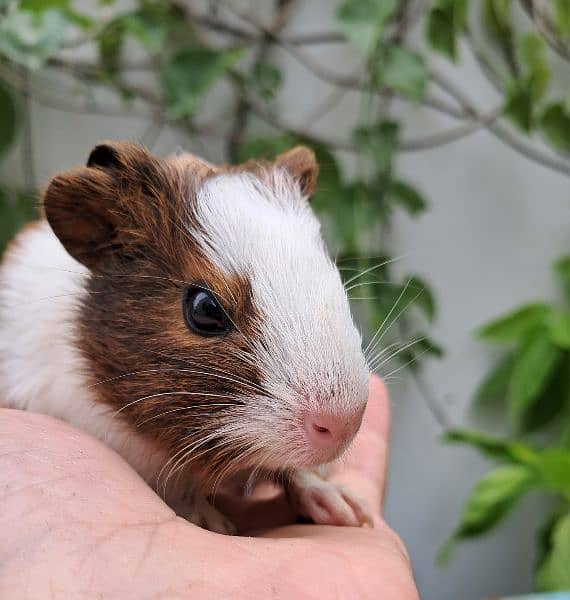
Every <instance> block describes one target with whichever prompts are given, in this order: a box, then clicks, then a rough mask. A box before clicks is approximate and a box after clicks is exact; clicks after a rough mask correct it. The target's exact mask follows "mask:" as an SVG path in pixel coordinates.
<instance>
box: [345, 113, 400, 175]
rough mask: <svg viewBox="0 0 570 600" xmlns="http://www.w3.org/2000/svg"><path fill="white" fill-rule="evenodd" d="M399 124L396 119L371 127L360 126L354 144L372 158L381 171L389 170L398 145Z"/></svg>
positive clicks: (355, 132) (355, 133)
mask: <svg viewBox="0 0 570 600" xmlns="http://www.w3.org/2000/svg"><path fill="white" fill-rule="evenodd" d="M398 137H399V125H398V123H396V122H395V121H380V122H378V123H376V124H375V125H372V126H371V127H358V128H357V129H356V130H355V131H354V133H353V138H354V144H355V145H356V147H357V148H358V150H359V151H360V152H362V153H364V154H368V156H369V157H370V158H371V159H372V161H373V162H374V163H375V165H376V166H377V168H378V170H380V171H389V170H390V169H391V167H392V159H393V156H394V152H395V151H396V148H397V145H398Z"/></svg>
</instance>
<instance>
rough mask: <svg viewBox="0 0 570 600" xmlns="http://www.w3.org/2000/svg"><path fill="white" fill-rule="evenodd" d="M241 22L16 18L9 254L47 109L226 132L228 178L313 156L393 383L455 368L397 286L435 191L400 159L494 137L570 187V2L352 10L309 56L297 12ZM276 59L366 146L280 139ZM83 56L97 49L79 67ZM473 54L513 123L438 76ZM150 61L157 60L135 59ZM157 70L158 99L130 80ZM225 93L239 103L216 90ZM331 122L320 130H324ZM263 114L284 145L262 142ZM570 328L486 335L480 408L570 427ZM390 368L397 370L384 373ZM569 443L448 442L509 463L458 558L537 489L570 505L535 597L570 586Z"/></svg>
mask: <svg viewBox="0 0 570 600" xmlns="http://www.w3.org/2000/svg"><path fill="white" fill-rule="evenodd" d="M234 4H235V3H232V2H231V0H225V1H220V0H218V1H216V2H211V3H210V7H209V9H208V10H204V12H200V11H199V10H198V9H197V8H195V7H193V6H192V7H190V3H189V2H188V1H184V0H170V1H158V0H133V1H132V2H128V3H127V2H125V3H123V2H115V1H114V0H98V1H95V0H93V1H92V2H90V3H89V2H79V1H74V0H0V161H1V160H3V159H5V157H6V155H7V154H8V152H9V151H14V148H15V146H16V144H17V143H18V142H19V146H20V147H21V149H22V159H21V162H22V164H23V166H24V168H26V182H25V185H24V189H13V187H11V186H8V185H7V184H5V183H4V184H0V251H1V249H2V248H3V247H4V245H5V244H6V242H7V241H8V240H9V239H10V238H11V237H12V236H13V234H14V233H15V232H16V231H17V230H18V228H19V227H21V225H22V223H24V222H25V221H26V220H27V219H29V218H31V216H32V215H33V214H34V211H33V208H32V205H33V201H32V199H33V198H34V197H36V195H37V182H36V181H34V176H33V173H34V169H33V156H32V154H33V152H32V148H30V145H31V143H32V142H31V140H32V139H33V136H32V135H31V133H32V132H31V127H32V124H31V122H30V118H29V106H28V104H29V102H30V99H33V100H34V101H35V102H38V103H40V104H45V105H47V106H52V107H56V108H57V107H59V108H60V109H61V110H64V111H65V110H70V111H77V112H93V113H95V114H98V113H99V114H113V115H119V114H125V115H126V116H130V115H131V114H132V115H135V114H136V115H140V110H141V107H143V108H144V115H145V116H146V117H148V119H149V121H152V122H153V123H154V124H155V125H159V126H160V127H162V126H164V125H172V126H175V127H176V128H177V130H178V131H181V132H186V133H187V135H188V137H189V138H190V137H192V136H194V135H196V136H200V135H202V134H204V135H208V134H210V133H211V129H216V127H218V126H220V125H226V128H225V130H224V131H223V132H222V134H218V135H221V136H222V137H223V138H224V140H225V141H226V149H227V160H228V161H229V162H235V161H238V160H245V159H248V158H251V157H267V158H271V157H273V156H275V155H276V154H278V153H279V152H283V151H285V150H287V149H289V148H291V147H292V146H293V145H295V144H298V143H304V144H307V145H309V146H310V147H312V148H313V149H314V151H315V152H316V154H317V158H318V160H319V163H320V166H321V174H320V180H319V189H318V191H317V193H316V194H315V196H314V198H313V200H312V202H313V205H314V207H315V209H316V210H317V211H318V212H319V213H320V215H321V216H322V219H323V221H324V223H325V225H326V230H327V231H329V232H330V233H331V237H332V245H333V247H334V249H335V250H336V255H337V264H338V265H339V268H340V270H341V273H342V276H343V278H344V280H345V283H346V286H347V290H348V292H349V294H350V296H351V300H352V301H353V302H354V303H358V305H357V307H356V309H357V310H356V312H357V314H358V315H359V316H360V318H362V319H364V320H365V321H367V322H368V330H369V331H370V332H371V333H370V334H369V335H368V342H369V343H368V349H367V350H368V360H369V364H370V366H371V368H373V369H376V368H378V369H381V370H382V372H383V373H384V374H385V375H386V374H388V375H391V374H392V373H393V372H395V371H397V370H400V369H402V368H404V367H406V368H409V372H410V373H411V374H412V375H414V376H417V369H418V365H419V363H420V358H425V357H428V356H433V357H438V356H441V354H442V352H443V350H442V348H441V347H440V346H439V345H438V344H437V343H436V342H434V341H432V340H430V339H429V337H428V336H427V334H426V332H427V331H428V329H429V326H430V324H431V322H432V321H433V320H434V319H435V318H436V315H437V302H436V298H435V295H434V293H433V292H432V291H431V289H430V287H429V285H428V283H427V282H426V281H425V280H424V279H423V278H421V277H419V276H418V275H417V274H414V273H412V274H409V275H406V276H403V277H402V276H401V275H396V274H395V273H394V269H393V266H394V265H393V263H394V259H393V258H392V253H391V252H390V247H389V239H390V237H389V236H387V235H385V234H386V233H387V232H389V231H390V227H391V225H392V223H393V219H394V216H395V215H398V214H405V215H407V216H408V217H409V218H418V217H421V216H422V215H423V214H424V213H425V212H426V211H427V210H429V207H430V202H429V201H428V199H427V198H426V197H425V195H424V193H423V191H422V190H419V189H418V188H417V187H416V186H415V185H414V183H413V181H409V180H407V179H405V178H404V177H403V176H402V174H401V173H400V172H399V170H398V156H399V153H400V152H401V151H403V150H408V151H423V150H425V149H429V148H431V147H435V146H439V145H443V144H446V143H452V142H453V141H455V140H456V139H459V138H461V137H464V136H465V135H470V134H471V133H473V132H475V131H477V130H479V129H481V128H486V129H487V130H488V131H489V132H490V133H491V134H493V135H495V137H496V138H497V139H499V140H500V141H501V142H502V143H505V144H507V145H509V146H510V147H511V148H512V149H513V151H516V152H521V153H522V154H524V155H525V156H526V157H527V158H529V159H531V160H536V161H537V162H540V163H541V164H542V165H543V166H546V167H550V168H552V169H556V170H557V171H561V172H563V173H565V174H566V175H568V174H569V173H570V166H569V164H568V157H569V153H570V92H568V91H567V92H565V93H560V92H559V91H557V90H559V89H560V85H553V84H554V83H556V78H557V77H558V76H557V74H556V71H555V70H553V68H552V65H553V64H554V63H555V61H560V60H562V61H563V62H564V61H566V62H567V61H569V60H570V2H569V0H553V1H548V0H536V1H534V2H529V1H528V0H518V1H517V0H480V1H477V2H469V1H468V0H433V1H432V2H430V3H425V2H423V1H420V0H340V1H338V2H337V3H336V4H335V6H334V10H335V13H334V14H335V19H336V26H335V28H334V30H333V31H325V32H317V33H316V34H314V35H311V34H308V35H306V36H304V37H305V41H302V40H301V38H303V36H302V35H301V36H297V39H295V38H294V36H289V37H287V35H285V34H283V35H284V37H281V33H282V30H283V27H284V25H285V23H286V21H287V17H288V16H290V13H291V11H292V10H294V8H295V7H294V5H293V4H292V3H291V2H290V1H288V0H279V1H276V2H274V3H273V9H274V17H275V19H274V22H273V23H271V24H270V25H266V24H260V23H259V22H258V21H257V20H256V19H257V15H244V14H241V13H240V12H239V11H238V10H237V9H236V7H235V6H234ZM190 8H191V9H190ZM416 26H419V27H420V29H421V31H423V32H424V36H425V42H426V43H425V46H424V47H423V48H421V47H417V46H413V45H412V44H410V43H409V42H408V39H407V34H408V32H409V30H410V29H411V28H413V27H416ZM210 34H215V35H210ZM322 42H326V43H342V44H345V45H346V46H347V51H348V52H352V53H354V54H355V55H356V56H357V58H358V65H359V66H358V68H357V69H356V70H355V72H351V73H340V72H337V70H335V69H333V68H331V69H329V65H320V64H318V63H316V61H315V59H314V58H312V57H310V56H307V55H306V54H305V47H304V44H318V43H322ZM272 48H279V49H280V51H282V52H286V53H288V54H289V55H290V57H292V58H293V59H295V60H297V61H298V62H299V63H300V64H302V65H304V66H305V67H306V68H307V69H308V70H309V71H310V72H312V74H313V75H315V76H316V77H317V78H319V79H322V80H324V81H326V82H327V83H329V84H331V86H332V87H336V88H338V89H337V90H336V91H338V90H342V91H344V90H348V89H350V90H351V91H353V92H356V93H359V94H360V96H361V98H362V102H361V106H362V108H361V110H360V111H358V112H357V114H355V118H354V126H353V130H352V132H351V133H350V134H349V135H347V136H344V138H343V139H338V138H337V139H325V138H322V137H321V136H320V135H319V134H317V133H315V132H314V131H313V128H312V127H311V124H309V125H308V126H306V127H302V128H295V127H294V126H292V125H290V124H288V123H286V122H285V121H283V119H282V116H281V112H282V111H280V109H279V91H280V89H281V86H282V85H283V83H284V82H285V81H286V78H287V76H288V75H289V73H288V72H287V71H285V70H283V69H281V68H279V67H278V66H277V65H276V64H274V63H273V62H272V60H271V52H270V50H271V49H272ZM76 49H78V50H80V51H81V52H77V56H76ZM133 49H134V50H135V52H134V54H133V52H132V50H133ZM83 50H87V52H86V53H85V52H83ZM467 52H470V54H471V55H472V56H473V57H474V58H475V59H476V61H477V63H478V64H479V66H480V68H481V73H482V75H484V76H485V77H487V78H488V79H489V80H490V82H491V83H492V85H493V86H494V87H495V88H496V90H497V92H498V94H499V95H500V98H501V101H500V105H499V107H498V108H495V109H494V110H490V111H489V110H485V111H483V110H478V109H477V108H476V107H475V106H476V105H474V104H473V103H471V100H470V98H468V97H467V94H466V93H464V92H463V91H462V90H461V89H460V86H457V85H455V83H454V82H453V80H451V81H448V80H447V78H446V77H444V76H442V74H441V73H440V72H439V71H438V62H440V61H441V60H449V61H452V62H456V63H459V62H463V60H464V59H465V56H466V53H467ZM133 55H134V56H136V57H140V56H142V57H143V58H142V59H140V58H137V59H136V60H133ZM86 56H87V57H92V58H91V59H89V58H87V59H86V58H85V57H86ZM332 66H333V67H334V65H332ZM141 72H142V73H144V75H145V78H146V80H147V81H149V80H150V81H151V83H152V85H147V84H144V85H143V84H141V83H140V78H139V79H138V80H137V78H136V77H133V74H135V75H136V74H137V73H141ZM52 74H57V76H58V77H59V79H58V81H60V80H61V77H67V78H70V79H71V81H72V84H73V85H72V89H73V93H72V94H68V93H66V92H65V91H64V92H63V93H60V94H57V93H56V92H57V89H56V88H57V87H58V86H53V85H52V86H50V85H44V84H45V83H46V82H48V83H49V78H50V75H52ZM40 77H41V79H40ZM36 81H40V82H41V83H40V84H38V85H34V82H36ZM222 82H223V85H225V86H226V87H221V88H220V87H219V84H221V83H222ZM558 83H559V82H558ZM562 83H563V84H564V82H563V81H562ZM228 86H229V87H228ZM98 88H104V89H106V90H111V91H113V92H115V94H116V98H117V103H118V104H119V106H122V108H123V112H122V113H121V112H120V110H118V109H117V104H115V105H113V106H112V107H111V108H108V107H101V105H100V104H99V103H98V102H96V101H95V99H94V96H95V94H94V93H93V91H94V90H96V89H98ZM54 89H55V91H54ZM216 89H218V90H223V93H224V94H226V93H228V91H227V90H228V89H229V90H230V91H229V94H231V96H230V97H229V98H230V100H231V102H232V106H233V114H232V115H230V116H228V115H227V114H224V115H223V116H220V117H219V118H218V119H217V121H218V122H215V123H206V124H205V125H204V122H203V119H202V115H203V113H204V109H205V107H206V106H207V104H208V99H209V98H210V96H211V94H212V93H213V92H214V93H215V90H216ZM434 91H435V92H437V93H435V94H434ZM400 101H402V102H411V103H413V104H416V105H424V106H426V107H427V108H429V109H430V110H436V111H439V112H441V113H443V114H446V115H447V116H448V117H449V116H451V117H453V119H455V120H457V121H459V125H455V126H454V127H455V128H450V129H449V130H445V131H441V132H436V134H433V135H429V136H424V137H421V138H416V139H411V140H410V139H408V138H405V137H404V125H405V124H404V123H402V122H400V121H399V120H398V119H396V118H395V117H394V114H393V111H392V110H391V106H392V104H393V102H400ZM121 103H122V104H121ZM326 104H327V102H324V103H323V107H322V109H321V114H318V115H317V114H315V116H314V120H315V121H316V120H318V118H320V117H321V116H323V114H325V113H326V110H327V109H326ZM252 116H254V117H256V118H258V119H259V120H261V121H264V122H265V123H266V125H267V130H268V131H270V132H271V133H267V134H264V135H261V136H260V135H255V136H254V135H252V133H251V132H252V127H251V119H250V117H252ZM499 126H500V127H501V129H500V130H497V129H496V128H497V127H499ZM517 136H518V137H517ZM537 137H540V140H537V139H536V138H537ZM521 140H522V142H521ZM92 142H93V143H95V142H96V140H93V141H92ZM541 142H543V143H544V145H543V144H542V143H541ZM54 147H55V146H54ZM341 152H350V153H352V155H353V156H355V157H356V159H357V160H356V162H357V174H356V176H354V177H347V175H346V173H345V172H344V170H343V169H342V165H341V163H340V161H339V156H340V153H341ZM206 158H208V157H206ZM27 167H29V168H27ZM443 176H444V174H442V177H443ZM557 272H558V274H559V276H560V278H561V280H562V283H563V286H564V287H565V290H566V294H567V295H568V294H570V259H564V260H561V261H559V262H558V263H557ZM569 322H570V317H569V313H568V310H567V309H560V308H555V307H553V306H551V305H550V304H547V303H535V304H529V305H527V306H524V307H521V308H519V309H518V310H516V311H514V312H513V313H511V314H509V315H507V316H505V317H504V318H500V319H498V320H496V321H494V322H493V323H490V324H488V325H487V326H486V327H484V328H482V329H481V331H480V332H479V333H480V336H481V338H482V339H484V340H486V341H490V342H493V343H504V344H505V345H509V346H510V351H509V352H507V353H506V355H505V357H504V358H503V359H502V360H501V361H500V362H499V363H498V364H497V366H496V368H495V369H493V371H492V372H491V373H490V374H489V376H488V377H487V378H486V379H485V381H484V382H483V383H482V385H481V387H480V389H479V391H478V394H477V396H478V398H479V401H480V402H504V405H505V409H506V411H507V412H508V415H509V417H510V419H511V421H512V424H513V428H514V431H515V432H516V434H517V435H523V434H525V433H527V432H529V431H532V430H535V429H537V428H540V427H543V426H545V425H546V423H547V422H549V421H552V420H553V419H558V420H562V421H564V422H565V423H570V409H569V406H570V395H569V392H568V388H569V387H570V386H569V383H568V382H569V378H570V374H569V368H570V366H569V365H570V360H569V354H570V349H569V348H570V342H569V337H570V323H569ZM380 342H381V343H382V348H383V349H382V350H379V346H380ZM390 360H396V361H399V364H398V363H397V364H398V366H397V368H396V369H392V370H390V372H388V373H386V371H385V369H386V364H388V363H389V361H390ZM568 430H570V426H566V429H565V432H564V434H563V436H562V438H563V439H562V441H561V442H560V446H559V447H558V446H557V447H556V448H555V449H538V448H534V447H531V446H526V445H524V444H523V443H522V442H515V441H504V440H494V439H491V438H486V437H484V436H481V435H479V434H475V433H468V432H453V433H451V434H450V435H449V436H448V437H449V440H450V441H455V442H462V443H468V444H471V445H473V446H475V447H476V448H478V449H479V450H481V451H482V452H484V453H485V454H487V455H489V456H491V457H493V458H495V459H497V460H499V461H500V462H501V463H503V464H502V465H501V466H500V467H499V468H498V469H497V470H495V471H493V472H491V474H489V475H488V477H486V478H485V479H484V480H483V481H481V482H480V483H479V484H478V485H477V486H476V488H475V490H474V492H473V494H472V496H471V497H470V499H469V501H468V503H467V506H466V509H465V513H464V515H463V517H462V520H461V522H460V525H459V526H458V528H457V531H456V533H455V535H454V538H453V539H454V540H458V539H463V538H466V537H472V536H474V535H478V534H480V533H483V532H484V531H486V530H488V529H489V528H491V527H492V526H494V525H496V524H497V523H498V522H500V520H501V519H502V518H503V516H504V515H506V514H507V513H508V512H509V510H510V508H511V507H512V506H513V505H514V504H515V502H516V500H517V499H518V498H519V497H521V496H522V495H523V494H524V493H526V492H527V491H528V490H530V489H534V488H539V489H543V490H549V491H550V492H552V493H554V494H556V495H557V496H558V497H559V498H560V503H561V508H560V507H558V508H557V512H556V513H555V516H552V517H550V518H549V520H548V527H547V528H546V529H545V531H544V532H543V535H542V536H541V546H540V547H541V548H542V549H543V559H542V561H541V564H540V568H539V571H538V578H537V581H538V584H539V586H540V587H541V588H543V589H563V588H564V587H565V586H566V587H567V584H568V579H567V578H568V570H566V569H564V568H563V565H565V564H569V563H568V560H567V557H568V552H569V545H570V541H569V540H570V538H569V529H570V525H569V520H570V517H568V514H569V513H568V486H569V485H570V483H569V482H570V468H568V469H566V471H564V465H565V464H567V461H568V450H566V449H565V448H567V447H570V446H567V445H566V444H568V441H567V440H569V439H570V433H568ZM565 461H566V462H565ZM565 561H566V562H565Z"/></svg>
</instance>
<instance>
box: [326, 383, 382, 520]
mask: <svg viewBox="0 0 570 600" xmlns="http://www.w3.org/2000/svg"><path fill="white" fill-rule="evenodd" d="M389 434H390V407H389V403H388V393H387V390H386V386H385V385H384V382H383V381H382V380H381V379H380V378H379V377H378V376H377V375H372V376H371V377H370V384H369V397H368V404H367V406H366V411H365V413H364V417H363V419H362V426H361V427H360V431H359V432H358V434H357V436H356V438H355V439H354V442H353V444H352V447H351V448H350V450H349V451H348V453H347V454H346V456H345V457H344V459H342V460H341V461H339V462H338V463H337V464H335V465H334V466H333V469H332V473H331V477H330V479H331V480H332V481H336V482H338V483H341V484H343V485H345V486H346V487H348V488H350V489H351V490H353V492H355V493H356V494H357V495H359V496H361V497H362V498H364V499H365V500H366V501H367V502H368V504H369V505H370V507H371V508H372V510H373V511H374V513H375V514H379V512H380V508H381V505H382V501H383V498H384V488H385V485H386V476H387V465H388V441H389Z"/></svg>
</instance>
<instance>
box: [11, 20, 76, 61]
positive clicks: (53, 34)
mask: <svg viewBox="0 0 570 600" xmlns="http://www.w3.org/2000/svg"><path fill="white" fill-rule="evenodd" d="M67 25H68V21H67V19H66V18H65V17H64V16H63V14H62V13H61V12H60V11H56V10H47V11H45V12H41V13H32V12H25V11H17V12H12V13H10V14H9V15H8V16H7V17H5V18H3V19H2V20H0V54H4V56H6V57H7V58H8V59H9V60H11V61H13V62H15V63H18V64H20V65H23V66H25V67H26V68H28V69H31V70H37V69H40V68H41V67H42V66H43V65H44V64H45V63H46V61H47V59H48V58H49V57H50V56H51V55H52V54H53V53H54V52H55V51H56V50H57V49H58V48H59V45H60V44H61V42H62V41H63V38H64V36H65V31H66V28H67Z"/></svg>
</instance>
